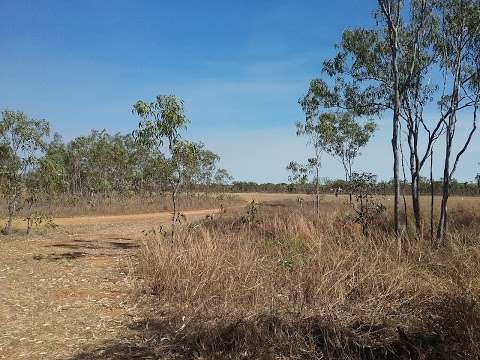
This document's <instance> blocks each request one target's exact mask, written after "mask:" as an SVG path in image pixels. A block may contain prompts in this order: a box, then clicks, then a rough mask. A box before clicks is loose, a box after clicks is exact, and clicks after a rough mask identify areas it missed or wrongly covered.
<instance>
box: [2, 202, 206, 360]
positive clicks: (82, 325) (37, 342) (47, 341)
mask: <svg viewBox="0 0 480 360" xmlns="http://www.w3.org/2000/svg"><path fill="white" fill-rule="evenodd" d="M214 211H215V210H195V211H186V212H185V215H186V217H187V220H188V221H191V220H194V219H196V218H199V217H203V216H205V215H206V214H211V213H212V212H214ZM169 221H170V214H169V213H156V214H142V215H122V216H101V217H79V218H63V219H62V218H59V219H56V220H55V222H56V223H57V224H58V225H61V226H60V228H59V229H56V230H52V231H50V232H49V233H46V234H44V235H35V236H31V237H29V238H25V235H18V236H15V235H14V236H12V237H11V238H3V239H1V241H0V359H9V360H10V359H69V358H72V357H74V356H75V355H76V354H78V353H80V352H82V351H85V350H87V349H90V348H97V347H98V346H99V345H100V344H104V343H108V341H111V340H113V339H117V338H118V337H120V334H121V335H122V336H125V332H128V331H130V330H129V329H128V328H127V327H126V324H128V323H131V321H132V317H134V316H135V311H134V309H133V308H132V307H133V306H134V304H133V302H132V301H131V299H129V296H130V293H131V292H130V290H131V286H132V281H131V279H130V278H129V275H128V274H129V267H130V266H131V264H132V261H134V259H135V252H136V250H137V249H138V248H139V246H140V245H139V241H140V240H141V239H142V237H143V235H142V230H148V229H150V228H152V227H154V226H158V225H159V224H162V223H163V224H165V223H168V222H169Z"/></svg>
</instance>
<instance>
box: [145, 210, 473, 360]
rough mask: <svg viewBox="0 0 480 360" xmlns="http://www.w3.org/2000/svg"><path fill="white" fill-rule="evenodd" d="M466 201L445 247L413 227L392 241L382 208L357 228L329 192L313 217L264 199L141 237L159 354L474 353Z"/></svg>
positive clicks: (417, 356)
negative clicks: (248, 211)
mask: <svg viewBox="0 0 480 360" xmlns="http://www.w3.org/2000/svg"><path fill="white" fill-rule="evenodd" d="M306 207H307V206H305V208H306ZM472 209H473V208H463V207H461V206H459V207H457V208H456V209H454V210H453V211H452V215H451V217H452V219H453V221H452V222H453V224H452V232H451V236H450V238H449V241H448V244H447V245H446V246H445V247H442V248H436V247H434V246H432V244H431V242H430V240H429V239H427V238H421V239H411V240H410V241H404V244H403V247H402V249H401V250H400V251H399V248H398V246H397V242H396V241H395V240H394V238H393V237H392V236H391V234H389V233H388V231H387V230H386V229H388V224H389V221H390V220H389V219H388V217H386V216H384V217H382V218H379V219H378V220H377V221H376V223H375V224H374V225H373V226H372V234H371V236H370V237H369V238H365V237H363V236H362V234H361V229H359V228H358V226H357V225H356V224H354V223H352V222H351V221H350V220H349V218H348V216H346V215H347V214H348V208H347V207H346V206H345V205H342V204H335V203H327V204H324V205H323V207H322V209H321V216H320V218H319V219H316V218H315V216H314V214H313V213H311V212H310V211H308V210H302V209H300V208H299V207H298V206H286V207H281V206H277V207H262V208H261V209H260V210H259V212H258V214H257V215H256V217H255V218H254V219H253V220H252V221H245V218H244V221H241V220H240V219H241V214H236V213H234V214H226V215H222V216H219V217H217V218H216V219H213V220H212V219H208V220H205V221H203V222H201V223H198V224H194V225H189V226H184V227H183V228H182V229H181V232H180V233H179V236H178V239H177V240H176V241H175V242H174V243H172V242H171V241H169V240H168V239H163V238H156V239H153V238H152V239H148V240H146V241H145V244H144V246H143V248H142V252H141V256H140V262H139V265H138V269H137V270H138V275H139V277H140V279H141V281H140V285H139V290H140V291H141V292H143V293H145V294H149V297H150V299H153V300H154V301H155V302H156V303H157V304H158V305H156V306H155V307H154V308H153V309H154V311H153V314H151V315H152V316H154V317H157V319H161V321H162V323H161V326H158V329H157V330H158V333H157V334H156V335H155V336H153V337H152V339H157V340H158V347H159V351H160V353H161V354H162V356H164V357H165V358H168V357H169V356H171V357H175V356H182V357H190V358H195V356H197V357H198V358H298V359H316V358H318V359H325V358H329V359H477V358H479V356H480V312H479V308H478V306H479V296H480V239H479V236H478V232H479V230H480V217H479V215H478V213H476V212H475V211H472ZM250 220H251V219H250ZM159 339H164V340H162V341H160V340H159ZM165 339H167V340H165Z"/></svg>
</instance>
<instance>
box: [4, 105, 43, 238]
mask: <svg viewBox="0 0 480 360" xmlns="http://www.w3.org/2000/svg"><path fill="white" fill-rule="evenodd" d="M1 116H2V117H1V120H0V186H1V190H2V194H3V196H4V197H5V198H6V200H7V208H8V219H7V223H6V224H5V228H4V232H5V233H7V234H9V233H10V231H11V226H12V220H13V217H14V216H15V215H16V213H17V211H18V210H19V207H20V206H21V201H22V198H23V196H24V194H25V192H26V191H27V190H30V192H31V193H33V192H35V191H36V189H34V188H32V187H33V186H34V184H35V183H34V182H31V181H27V178H28V175H29V174H30V173H32V172H33V171H34V170H35V168H36V167H37V166H38V164H39V161H40V155H41V153H42V151H44V150H45V147H46V137H47V136H48V134H49V131H50V127H49V124H48V122H46V121H44V120H34V119H30V118H29V117H28V116H27V115H26V114H25V113H23V112H20V111H10V110H4V111H2V113H1Z"/></svg>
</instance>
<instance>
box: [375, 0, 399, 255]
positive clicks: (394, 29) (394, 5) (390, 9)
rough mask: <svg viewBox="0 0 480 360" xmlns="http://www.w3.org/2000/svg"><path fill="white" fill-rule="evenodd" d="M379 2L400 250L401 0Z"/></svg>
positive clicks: (395, 218) (394, 220)
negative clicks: (389, 79) (386, 50)
mask: <svg viewBox="0 0 480 360" xmlns="http://www.w3.org/2000/svg"><path fill="white" fill-rule="evenodd" d="M378 4H379V6H380V8H381V9H382V12H383V14H384V16H385V19H386V22H387V24H388V33H389V38H390V50H391V53H392V63H391V65H392V74H393V84H392V87H393V88H392V90H393V94H392V95H393V134H392V151H393V189H394V204H393V222H394V231H395V237H396V238H397V240H398V245H399V250H400V248H401V243H400V137H399V127H400V110H401V104H402V99H401V92H400V77H399V67H398V52H399V40H398V26H399V21H400V9H401V1H400V0H396V1H391V2H390V1H386V0H378Z"/></svg>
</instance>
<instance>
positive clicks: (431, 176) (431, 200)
mask: <svg viewBox="0 0 480 360" xmlns="http://www.w3.org/2000/svg"><path fill="white" fill-rule="evenodd" d="M434 196H435V192H434V187H433V147H432V148H431V149H430V240H431V241H432V242H433V207H434V202H435V197H434Z"/></svg>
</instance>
